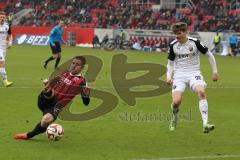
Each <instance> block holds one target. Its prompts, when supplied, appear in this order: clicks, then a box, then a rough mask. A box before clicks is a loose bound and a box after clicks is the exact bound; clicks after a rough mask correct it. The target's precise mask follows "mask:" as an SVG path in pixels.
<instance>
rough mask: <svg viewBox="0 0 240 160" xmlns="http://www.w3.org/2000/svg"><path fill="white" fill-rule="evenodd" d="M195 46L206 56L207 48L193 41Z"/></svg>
mask: <svg viewBox="0 0 240 160" xmlns="http://www.w3.org/2000/svg"><path fill="white" fill-rule="evenodd" d="M195 44H196V46H197V49H198V50H199V51H200V52H201V53H202V54H206V53H207V51H208V48H207V47H206V46H205V45H204V44H203V43H202V42H200V41H199V40H197V41H195Z"/></svg>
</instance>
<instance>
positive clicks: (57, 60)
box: [55, 57, 61, 68]
mask: <svg viewBox="0 0 240 160" xmlns="http://www.w3.org/2000/svg"><path fill="white" fill-rule="evenodd" d="M60 60H61V58H59V57H58V58H57V59H56V63H55V68H57V66H58V64H59V62H60Z"/></svg>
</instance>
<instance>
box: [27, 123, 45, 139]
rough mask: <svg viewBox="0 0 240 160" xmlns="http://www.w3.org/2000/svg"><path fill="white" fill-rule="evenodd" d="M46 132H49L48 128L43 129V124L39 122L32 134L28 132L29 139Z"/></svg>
mask: <svg viewBox="0 0 240 160" xmlns="http://www.w3.org/2000/svg"><path fill="white" fill-rule="evenodd" d="M46 130H47V128H45V127H42V126H41V122H39V123H38V124H37V125H36V127H35V128H34V129H33V130H32V131H31V132H28V133H27V138H28V139H29V138H32V137H34V136H36V135H38V134H41V133H43V132H45V131H46Z"/></svg>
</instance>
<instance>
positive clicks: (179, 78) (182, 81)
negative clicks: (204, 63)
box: [172, 72, 207, 92]
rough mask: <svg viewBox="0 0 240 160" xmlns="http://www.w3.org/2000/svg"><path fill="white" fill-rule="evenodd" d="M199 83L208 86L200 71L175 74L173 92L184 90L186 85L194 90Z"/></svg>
mask: <svg viewBox="0 0 240 160" xmlns="http://www.w3.org/2000/svg"><path fill="white" fill-rule="evenodd" d="M197 85H202V86H204V87H206V86H207V84H206V82H205V81H204V79H203V76H202V74H201V73H200V72H195V73H187V74H186V73H185V74H184V73H183V74H178V75H176V76H174V79H173V86H172V92H174V91H180V92H184V91H185V88H186V86H188V87H190V88H191V90H192V91H194V90H195V87H196V86H197Z"/></svg>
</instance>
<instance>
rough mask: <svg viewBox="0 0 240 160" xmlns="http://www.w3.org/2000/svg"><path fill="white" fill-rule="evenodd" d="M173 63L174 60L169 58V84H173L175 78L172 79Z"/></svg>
mask: <svg viewBox="0 0 240 160" xmlns="http://www.w3.org/2000/svg"><path fill="white" fill-rule="evenodd" d="M173 65H174V61H171V60H168V64H167V73H166V74H167V84H169V85H172V83H173V80H172V74H173Z"/></svg>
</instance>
